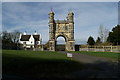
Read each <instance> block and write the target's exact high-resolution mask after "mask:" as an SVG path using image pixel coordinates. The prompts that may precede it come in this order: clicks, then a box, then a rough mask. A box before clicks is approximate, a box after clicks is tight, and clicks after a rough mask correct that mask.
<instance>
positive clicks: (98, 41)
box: [96, 37, 102, 45]
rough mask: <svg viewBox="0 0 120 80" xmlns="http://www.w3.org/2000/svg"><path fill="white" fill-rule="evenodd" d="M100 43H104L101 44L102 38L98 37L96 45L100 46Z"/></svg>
mask: <svg viewBox="0 0 120 80" xmlns="http://www.w3.org/2000/svg"><path fill="white" fill-rule="evenodd" d="M100 43H102V42H101V39H100V37H98V38H97V40H96V44H97V45H99V44H100Z"/></svg>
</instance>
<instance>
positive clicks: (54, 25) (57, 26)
mask: <svg viewBox="0 0 120 80" xmlns="http://www.w3.org/2000/svg"><path fill="white" fill-rule="evenodd" d="M59 36H62V37H64V38H65V42H66V44H65V50H66V51H74V50H75V48H74V42H75V40H74V14H73V12H72V11H70V12H69V13H68V16H67V20H54V12H53V11H52V10H51V11H50V13H49V51H56V42H57V38H58V37H59Z"/></svg>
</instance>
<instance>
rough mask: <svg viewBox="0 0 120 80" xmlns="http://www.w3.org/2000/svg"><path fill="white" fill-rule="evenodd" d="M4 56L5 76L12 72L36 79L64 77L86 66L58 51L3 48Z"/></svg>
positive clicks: (12, 73)
mask: <svg viewBox="0 0 120 80" xmlns="http://www.w3.org/2000/svg"><path fill="white" fill-rule="evenodd" d="M2 56H3V57H2V61H3V64H2V66H3V77H4V75H8V76H9V74H10V75H13V76H15V75H17V76H21V77H29V78H34V79H40V78H50V77H61V78H64V77H72V76H70V75H71V74H72V72H75V71H77V70H81V69H83V68H84V67H85V66H84V64H82V63H78V62H76V61H72V60H70V59H68V58H67V57H66V55H65V54H63V53H58V52H50V51H22V50H18V51H17V50H3V51H2Z"/></svg>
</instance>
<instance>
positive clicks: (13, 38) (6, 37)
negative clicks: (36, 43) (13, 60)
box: [0, 31, 20, 50]
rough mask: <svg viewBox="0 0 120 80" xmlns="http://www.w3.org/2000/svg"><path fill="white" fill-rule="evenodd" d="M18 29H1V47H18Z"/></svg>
mask: <svg viewBox="0 0 120 80" xmlns="http://www.w3.org/2000/svg"><path fill="white" fill-rule="evenodd" d="M19 35H20V32H19V31H14V32H7V31H3V32H1V33H0V41H1V42H2V43H0V45H2V49H16V50H17V49H20V44H19V42H18V41H19Z"/></svg>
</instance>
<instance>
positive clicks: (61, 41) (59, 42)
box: [56, 36, 66, 51]
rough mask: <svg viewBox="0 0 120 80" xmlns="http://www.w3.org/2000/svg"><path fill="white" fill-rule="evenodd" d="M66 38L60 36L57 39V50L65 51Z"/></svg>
mask: <svg viewBox="0 0 120 80" xmlns="http://www.w3.org/2000/svg"><path fill="white" fill-rule="evenodd" d="M65 48H66V40H65V37H63V36H59V37H58V38H57V40H56V51H65Z"/></svg>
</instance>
